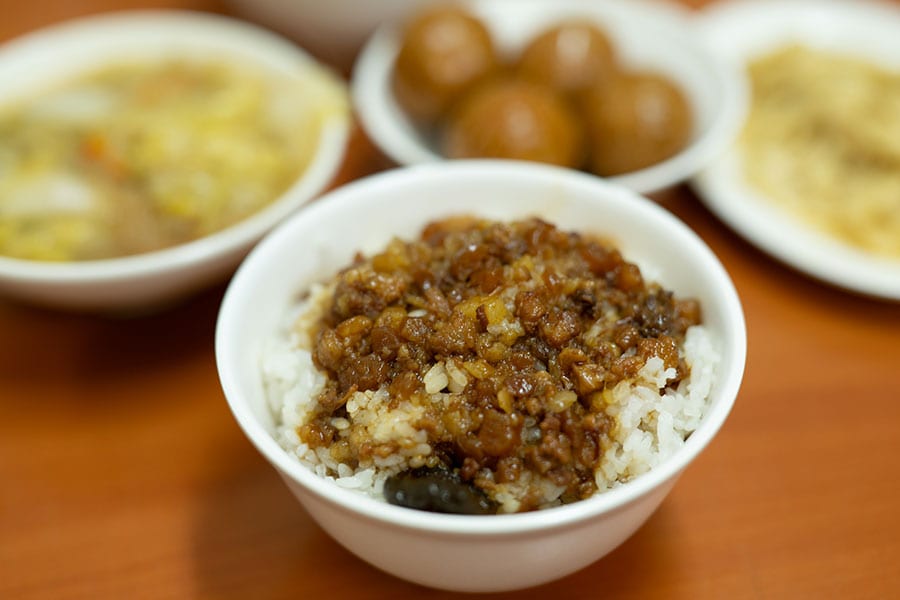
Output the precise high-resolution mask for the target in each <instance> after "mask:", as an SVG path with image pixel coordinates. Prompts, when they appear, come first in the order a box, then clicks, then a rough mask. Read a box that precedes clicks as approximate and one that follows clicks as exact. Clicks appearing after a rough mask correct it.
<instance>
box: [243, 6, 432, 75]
mask: <svg viewBox="0 0 900 600" xmlns="http://www.w3.org/2000/svg"><path fill="white" fill-rule="evenodd" d="M435 1H440V0H377V1H372V0H369V1H364V2H360V0H327V1H323V0H231V4H232V5H234V7H235V8H236V9H237V10H238V11H239V12H240V14H242V15H245V16H247V17H248V18H252V19H254V20H256V21H259V22H260V23H262V24H263V25H266V26H268V27H273V28H274V29H276V30H277V31H282V32H284V33H285V34H288V35H290V36H292V37H293V38H295V39H296V40H297V41H298V42H300V43H301V44H303V47H304V48H306V49H308V50H309V51H310V52H312V53H314V54H315V55H316V56H318V57H320V58H322V59H323V60H326V61H328V62H330V63H333V64H335V65H337V66H340V67H349V66H350V65H351V64H352V63H353V59H354V58H355V56H356V52H357V51H358V50H359V48H360V47H361V46H362V44H363V42H365V41H366V39H367V38H368V37H369V35H371V33H372V31H373V30H374V29H375V28H376V27H377V26H378V25H380V24H381V23H383V22H387V21H393V20H396V19H400V18H403V17H404V16H405V15H406V14H407V13H409V12H410V11H414V10H418V9H420V8H422V7H423V6H425V5H427V4H431V3H434V2H435Z"/></svg>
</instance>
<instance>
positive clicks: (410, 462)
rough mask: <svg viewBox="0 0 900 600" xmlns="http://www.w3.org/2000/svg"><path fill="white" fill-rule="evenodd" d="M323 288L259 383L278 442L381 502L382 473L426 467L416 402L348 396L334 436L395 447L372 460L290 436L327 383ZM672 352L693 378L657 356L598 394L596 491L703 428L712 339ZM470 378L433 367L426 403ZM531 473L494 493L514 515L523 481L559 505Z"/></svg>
mask: <svg viewBox="0 0 900 600" xmlns="http://www.w3.org/2000/svg"><path fill="white" fill-rule="evenodd" d="M330 294H331V289H329V288H325V287H322V286H318V287H316V288H314V289H313V290H312V292H311V294H310V296H309V298H308V299H307V300H306V301H305V302H304V303H302V305H301V306H299V307H298V308H297V311H296V312H294V313H293V314H291V315H289V317H288V319H289V324H288V325H287V326H286V327H285V328H284V329H283V331H282V332H281V333H280V335H279V336H278V337H276V338H274V339H271V340H270V341H269V343H268V344H267V345H266V347H265V348H264V350H263V356H262V360H261V363H262V365H261V368H262V373H263V381H264V384H265V387H266V393H267V396H268V400H269V403H270V406H271V408H272V411H273V414H274V415H275V417H276V421H277V423H278V431H277V437H278V442H279V443H280V444H281V446H282V447H284V449H285V450H286V451H288V452H289V453H290V454H291V455H292V456H294V457H295V458H296V459H297V460H299V461H300V462H301V463H302V464H304V465H305V466H307V467H308V468H309V469H311V470H312V471H313V472H315V473H316V474H317V475H319V476H321V477H324V478H327V479H331V480H333V481H334V482H335V483H336V484H337V485H339V486H341V487H343V488H348V489H354V490H358V491H359V492H361V493H366V494H369V495H371V496H373V497H375V498H378V499H383V496H382V490H383V487H384V482H385V480H386V479H387V478H388V477H390V476H391V475H394V474H396V473H399V472H401V471H404V470H406V469H409V468H416V467H421V466H424V465H427V464H428V459H429V456H430V455H431V453H432V448H431V446H430V445H429V444H428V437H427V434H426V432H425V431H422V430H418V429H416V428H415V427H414V426H413V424H414V423H415V422H416V421H417V419H418V418H420V417H421V415H422V412H423V411H424V408H423V407H421V406H414V405H412V404H410V403H406V402H404V403H401V404H400V405H399V406H397V407H395V408H389V407H388V403H387V398H388V392H387V390H386V389H384V388H382V389H379V390H372V391H365V392H356V393H355V394H353V395H352V396H351V398H350V399H349V400H348V402H347V404H346V409H347V417H346V418H339V419H334V420H333V421H332V423H331V425H332V426H334V427H335V428H336V429H337V430H338V436H339V437H346V436H351V435H366V436H368V437H369V438H371V439H374V440H375V441H377V442H379V443H384V444H391V447H394V446H395V447H396V451H395V452H392V453H391V454H389V455H388V456H385V457H379V456H375V457H374V458H373V459H372V461H371V464H364V465H360V466H359V467H357V468H352V467H350V466H349V465H347V464H343V463H340V462H339V461H337V460H335V459H334V458H333V457H332V455H331V452H330V450H329V449H328V448H317V449H313V448H310V447H309V446H308V445H306V444H305V443H303V442H302V441H301V440H300V437H299V436H298V434H297V429H298V427H300V426H301V425H303V424H305V423H306V422H307V420H308V419H309V417H310V415H311V413H313V412H314V409H315V405H316V398H317V397H318V395H319V393H320V392H321V390H322V389H323V386H324V385H325V380H326V377H325V375H324V374H323V373H321V372H319V371H318V370H317V369H316V368H315V366H314V364H313V361H312V354H311V348H312V342H311V340H310V339H309V336H308V334H307V333H306V331H308V330H309V326H310V325H311V324H312V323H314V322H315V321H316V320H317V319H318V318H319V317H320V316H321V314H322V311H323V309H324V304H325V302H324V300H325V299H326V298H328V297H329V296H330ZM679 352H680V355H681V357H682V358H683V359H684V361H685V362H686V364H687V365H688V366H689V367H690V376H689V377H687V378H685V379H683V380H681V381H680V382H678V384H677V386H669V385H668V382H669V381H670V380H671V379H673V378H674V377H675V369H672V368H670V369H664V368H663V361H662V359H660V358H656V357H654V358H650V359H649V360H648V361H647V362H646V364H645V365H644V367H643V368H641V370H640V371H639V373H638V375H637V377H636V378H635V379H634V380H630V381H622V382H620V383H619V384H618V385H616V386H615V387H614V388H612V389H608V390H606V391H605V392H604V393H603V401H604V402H605V409H604V410H605V412H606V414H607V415H608V416H609V417H610V418H611V420H612V423H613V426H612V427H611V428H610V430H609V433H608V436H607V437H606V438H605V440H604V446H603V449H602V456H601V458H600V461H599V464H598V466H597V468H596V470H595V478H596V483H597V488H598V490H599V491H600V492H602V491H605V490H608V489H610V488H614V487H616V486H618V485H621V484H622V483H625V482H627V481H629V480H631V479H633V478H634V477H636V476H638V475H641V474H642V473H646V472H647V471H649V470H650V469H652V468H653V467H655V466H656V465H658V464H660V463H661V462H663V461H665V460H666V459H667V458H668V457H670V456H672V455H673V454H674V453H675V452H677V451H678V449H679V448H681V447H682V446H683V445H684V442H685V439H686V438H687V436H688V435H689V434H690V433H691V432H692V431H694V430H695V429H696V428H697V427H698V426H699V425H700V422H701V420H702V418H703V415H704V413H705V412H706V409H707V407H708V403H709V396H710V390H711V388H712V385H713V383H714V381H715V371H716V368H717V365H718V363H719V356H720V355H719V352H718V350H717V348H716V344H715V340H714V339H713V337H712V335H711V334H710V332H709V331H708V329H707V328H706V327H704V326H702V325H697V326H694V327H691V328H690V329H688V331H687V335H686V338H685V341H684V344H683V345H682V347H681V348H680V349H679ZM467 377H468V375H467V373H466V372H465V371H464V370H463V369H460V368H459V367H458V366H457V365H455V364H454V363H453V362H452V361H448V362H446V363H438V364H435V365H434V366H432V367H431V368H430V369H429V371H428V372H427V373H425V374H424V377H423V380H424V383H425V387H426V392H427V393H428V394H429V398H430V401H431V402H433V403H441V402H445V401H447V400H448V399H449V397H450V395H451V394H453V393H455V392H459V391H461V390H462V389H463V388H465V385H466V382H467ZM525 425H526V430H525V431H524V432H523V437H526V438H527V436H528V430H529V429H531V430H532V431H533V432H537V431H538V430H537V427H536V423H535V422H534V421H533V419H531V420H529V419H526V421H525ZM532 477H533V475H532V474H531V473H530V472H528V471H527V470H525V471H523V473H522V476H521V477H520V478H519V480H518V481H516V482H514V483H511V484H501V485H498V486H497V489H496V490H494V493H493V497H494V500H496V501H497V502H498V503H499V504H500V512H515V511H516V510H517V508H518V507H519V501H518V499H517V498H519V497H521V492H522V491H523V490H524V489H526V488H527V487H529V486H530V485H537V486H539V487H540V488H541V490H542V491H543V492H544V500H545V503H544V506H552V505H554V504H556V503H558V498H559V496H560V494H562V492H563V491H564V490H563V488H560V487H558V486H555V485H553V484H552V483H551V482H549V481H546V480H543V481H532Z"/></svg>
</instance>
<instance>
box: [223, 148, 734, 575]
mask: <svg viewBox="0 0 900 600" xmlns="http://www.w3.org/2000/svg"><path fill="white" fill-rule="evenodd" d="M745 354H746V333H745V325H744V319H743V312H742V309H741V305H740V301H739V299H738V296H737V294H736V291H735V289H734V286H733V285H732V283H731V281H730V279H729V277H728V275H727V273H726V271H725V270H724V268H723V267H722V265H721V264H720V263H719V261H718V260H717V259H716V257H715V255H714V254H713V253H712V251H711V250H710V249H709V248H708V247H707V246H706V245H705V244H704V243H703V242H702V241H701V240H700V239H699V238H698V237H697V236H696V235H695V234H694V233H693V232H692V231H691V230H690V229H689V228H688V227H687V226H685V225H684V224H683V223H681V222H680V221H679V220H678V219H677V218H675V217H674V216H672V215H671V214H670V213H668V212H666V211H665V210H664V209H662V208H660V207H659V206H658V205H655V204H654V203H652V202H651V201H649V200H647V199H644V198H642V197H640V196H638V195H637V194H635V193H634V192H631V191H629V190H627V189H625V188H622V187H619V186H615V185H613V184H610V183H607V182H603V181H601V180H598V179H597V178H595V177H591V176H589V175H586V174H581V173H577V172H574V171H571V170H566V169H562V168H558V167H551V166H543V165H532V164H525V163H519V162H508V161H490V160H476V161H454V162H452V163H440V164H432V165H420V166H416V167H409V168H405V169H400V170H395V171H391V172H388V173H384V174H381V175H376V176H373V177H370V178H366V179H362V180H359V181H357V182H354V183H352V184H350V185H347V186H345V187H343V188H341V189H338V190H336V191H333V192H331V193H329V194H328V195H327V196H325V197H323V198H322V201H321V202H318V203H316V204H315V205H313V206H311V207H309V208H307V209H305V210H304V211H302V212H301V213H298V214H297V215H295V216H294V217H292V218H291V219H290V220H288V221H287V222H286V223H284V224H283V225H281V226H280V227H278V228H277V229H276V230H275V231H273V232H272V233H271V234H269V235H268V236H267V237H266V238H265V239H264V240H263V241H262V242H261V243H260V244H259V245H258V246H257V247H256V248H255V249H254V250H253V251H252V252H251V253H250V255H249V256H248V258H247V259H246V260H245V261H244V263H243V264H242V265H241V267H240V268H239V269H238V272H237V274H236V275H235V277H234V279H233V280H232V282H231V284H230V286H229V288H228V291H227V292H226V295H225V298H224V300H223V303H222V307H221V310H220V313H219V319H218V324H217V330H216V359H217V365H218V370H219V377H220V380H221V384H222V387H223V390H224V392H225V396H226V398H227V400H228V403H229V405H230V408H231V410H232V412H233V414H234V416H235V418H236V420H237V421H238V423H239V425H240V426H241V428H242V429H243V431H244V433H245V434H246V435H247V436H248V438H249V439H250V440H251V441H252V442H253V444H254V445H255V446H256V447H257V449H258V450H259V451H260V452H261V453H262V454H263V456H265V458H266V459H268V460H269V462H270V463H271V464H272V465H273V466H274V467H275V469H276V470H277V471H278V472H279V474H280V475H281V476H282V478H283V479H284V481H285V482H286V484H287V486H288V487H289V488H290V490H291V491H292V492H293V493H294V494H295V496H296V497H297V499H298V500H299V501H300V503H301V504H302V505H303V506H304V508H305V509H306V510H307V511H308V512H309V514H310V515H311V516H312V517H313V518H314V519H315V520H316V521H317V522H318V523H319V524H320V525H321V526H322V527H323V528H324V529H325V530H326V531H327V532H328V533H329V534H331V535H332V536H333V537H334V539H335V540H337V541H338V542H339V543H341V544H342V545H344V546H345V547H346V548H347V549H349V550H350V551H351V552H353V553H354V554H356V555H357V556H359V557H361V558H362V559H364V560H366V561H368V562H369V563H371V564H372V565H374V566H376V567H378V568H380V569H382V570H384V571H387V572H388V573H392V574H394V575H396V576H398V577H402V578H404V579H407V580H410V581H414V582H416V583H420V584H423V585H428V586H432V587H437V588H442V589H450V590H457V591H470V592H476V591H478V592H487V591H502V590H512V589H519V588H525V587H529V586H534V585H538V584H541V583H544V582H547V581H551V580H553V579H556V578H559V577H562V576H564V575H566V574H569V573H572V572H574V571H576V570H578V569H580V568H582V567H585V566H587V565H588V564H590V563H592V562H594V561H596V560H597V559H599V558H601V557H602V556H604V555H605V554H607V553H608V552H610V551H611V550H613V549H614V548H615V547H616V546H618V545H619V544H621V543H622V542H623V541H625V540H626V539H627V538H628V537H629V536H630V535H631V534H632V533H633V532H634V531H636V530H637V528H638V527H640V526H641V524H642V523H643V522H644V521H645V520H646V519H647V518H649V516H650V515H651V514H652V513H653V511H654V510H655V509H656V507H657V506H658V505H659V504H660V503H661V502H662V500H663V499H664V497H665V496H666V494H667V493H668V491H669V490H670V489H671V488H672V486H673V485H674V483H675V481H676V479H677V478H678V475H679V474H680V473H681V472H682V471H683V470H684V469H685V468H686V467H687V466H688V464H690V462H691V461H692V460H693V459H694V458H695V457H696V456H697V455H698V454H699V453H700V451H701V450H702V449H703V448H704V447H706V445H707V444H708V443H709V442H710V441H711V439H712V438H713V437H714V436H715V435H716V433H717V432H718V430H719V428H720V427H721V426H722V424H723V422H724V421H725V419H726V417H727V416H728V414H729V412H730V410H731V407H732V405H733V403H734V400H735V398H736V396H737V393H738V389H739V387H740V383H741V379H742V375H743V369H744V361H745ZM497 557H504V558H503V561H502V568H500V567H498V558H497ZM298 559H299V557H298ZM463 574H464V575H463Z"/></svg>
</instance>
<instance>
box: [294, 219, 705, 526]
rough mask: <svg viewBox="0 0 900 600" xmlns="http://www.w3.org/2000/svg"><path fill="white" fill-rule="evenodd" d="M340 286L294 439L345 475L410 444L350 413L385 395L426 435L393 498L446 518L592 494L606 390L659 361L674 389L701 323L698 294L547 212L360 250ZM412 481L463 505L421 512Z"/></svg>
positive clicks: (321, 325) (319, 337)
mask: <svg viewBox="0 0 900 600" xmlns="http://www.w3.org/2000/svg"><path fill="white" fill-rule="evenodd" d="M332 289H333V292H332V295H331V297H330V299H329V300H328V301H327V304H326V305H325V307H324V311H323V314H322V316H321V318H320V319H318V320H317V321H316V322H315V323H314V324H313V326H312V330H311V331H310V332H309V333H310V339H311V340H312V348H311V350H312V357H313V362H314V364H315V366H316V367H317V368H318V369H319V370H320V371H322V372H323V373H324V374H325V375H326V383H325V386H324V388H323V389H322V391H321V392H320V394H319V396H318V398H317V402H316V404H315V405H314V406H315V408H314V409H313V411H312V413H311V415H310V417H309V418H308V419H307V420H306V422H305V423H303V424H302V425H300V426H299V427H298V428H297V434H298V435H299V438H300V441H301V442H302V443H304V444H306V445H307V446H309V447H310V448H312V449H318V448H328V451H329V452H330V456H331V458H333V459H334V460H335V461H337V462H338V463H343V464H345V465H349V466H350V467H351V468H356V467H357V466H360V465H364V464H372V462H373V460H375V459H378V458H385V457H389V456H391V455H392V454H394V453H397V452H399V451H401V450H402V448H401V447H400V443H399V442H398V441H397V439H392V438H391V439H387V440H385V438H384V437H378V436H374V435H371V431H372V428H371V427H355V426H350V422H349V420H348V416H349V415H348V409H347V403H348V401H349V400H350V399H351V398H354V396H358V395H359V394H358V392H366V391H369V390H386V391H387V394H386V395H384V398H385V400H384V401H385V402H387V403H388V406H387V408H388V409H397V408H398V407H407V408H409V407H412V408H414V409H415V411H414V412H413V414H415V415H416V416H415V418H414V420H413V421H412V427H413V428H414V429H415V430H417V431H418V432H424V438H423V437H422V434H421V433H420V438H419V439H420V440H422V439H425V440H427V441H426V442H425V443H424V444H421V443H418V445H417V447H418V448H420V449H421V451H420V452H417V453H413V455H412V456H410V452H409V450H408V449H406V452H405V456H407V457H408V458H407V460H405V461H404V462H403V470H402V472H399V473H395V474H394V475H393V477H392V478H391V479H389V480H388V483H387V484H386V485H385V486H384V488H385V492H386V493H387V496H388V500H389V501H392V502H395V503H399V504H405V505H409V506H417V507H419V508H426V509H430V510H439V511H446V512H496V511H497V503H496V501H495V500H494V497H495V492H497V491H498V490H499V489H509V488H510V487H515V486H518V488H517V492H516V493H517V503H516V505H515V506H516V510H518V511H524V510H532V509H535V508H539V507H542V506H543V505H544V504H545V502H546V490H547V486H548V485H550V486H551V487H553V488H554V489H556V490H557V494H556V495H557V497H556V498H555V502H556V503H568V502H573V501H576V500H580V499H584V498H587V497H588V496H591V495H592V494H594V493H595V492H596V491H597V489H598V487H597V483H596V480H595V471H596V470H597V468H598V462H599V461H600V460H601V457H602V455H603V451H604V446H605V443H606V436H607V434H608V432H609V430H610V428H611V427H613V426H614V424H613V423H611V417H610V416H608V414H607V412H606V411H605V410H604V408H605V404H606V403H607V402H608V401H609V398H608V397H607V396H608V394H610V391H611V390H612V388H614V387H615V386H616V385H617V384H618V383H619V382H622V381H626V380H629V379H633V378H635V377H636V375H637V374H638V372H639V371H640V369H642V367H644V365H645V364H646V362H647V361H648V359H650V358H652V357H658V358H659V359H661V360H662V362H663V365H664V367H665V368H666V369H674V370H675V371H674V372H675V375H674V377H673V378H671V379H670V380H669V381H668V385H675V384H677V383H678V381H679V380H681V379H682V378H685V377H687V376H689V374H690V373H689V367H688V366H687V365H686V364H685V362H684V360H683V358H680V356H679V347H680V346H681V344H682V342H683V341H684V337H685V332H686V331H687V329H688V328H689V327H691V326H692V325H696V324H698V323H699V322H700V306H699V304H698V303H697V302H696V301H695V300H691V299H677V298H675V297H674V296H673V294H672V293H671V292H669V291H666V290H665V289H662V288H661V287H660V286H659V285H657V284H655V283H648V282H646V281H645V280H644V278H643V277H642V274H641V271H640V269H639V268H638V267H637V266H636V265H635V264H632V263H630V262H627V261H625V260H624V259H623V258H622V256H621V254H620V253H619V252H618V251H617V250H615V249H613V248H612V247H611V246H610V245H609V244H606V243H604V242H603V241H601V240H600V239H596V238H594V237H591V236H588V235H580V234H577V233H569V232H564V231H561V230H559V229H557V228H556V227H554V226H553V225H551V224H549V223H546V222H544V221H542V220H539V219H531V220H525V221H521V222H513V223H498V222H489V221H483V220H476V219H473V218H453V219H448V220H444V221H439V222H435V223H432V224H430V225H428V226H427V227H426V228H425V229H424V231H423V232H422V234H421V236H420V238H419V239H418V240H416V241H413V242H404V241H401V240H398V239H395V240H393V241H392V242H390V243H389V244H388V246H387V247H386V249H385V250H384V251H382V252H381V253H379V254H375V255H373V256H371V257H370V258H364V257H363V256H361V255H360V256H357V258H356V260H355V261H354V263H353V264H352V265H351V266H350V267H348V268H346V269H345V270H343V271H342V272H341V273H339V275H338V276H337V279H336V282H334V283H333V288H332ZM376 462H377V461H376ZM416 482H424V483H425V484H427V485H425V486H424V489H425V491H424V492H423V493H424V494H425V495H426V496H427V495H428V494H429V491H428V490H431V493H432V495H434V494H437V495H438V496H441V495H442V494H443V496H442V497H443V498H444V500H447V498H449V497H451V496H454V495H455V496H454V497H460V496H462V497H463V498H462V500H461V501H460V502H457V503H456V504H458V505H459V506H457V505H456V504H454V502H453V501H452V499H451V501H449V503H448V502H444V504H447V505H446V506H442V505H441V501H440V498H438V501H437V502H436V503H435V502H432V501H431V500H428V501H425V502H424V504H419V505H417V504H416V496H417V495H418V496H421V494H420V493H419V492H422V490H421V489H418V490H417V488H416ZM419 487H420V488H421V487H422V486H421V485H420V486H419ZM560 490H561V491H560ZM460 506H461V507H462V508H460Z"/></svg>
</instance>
